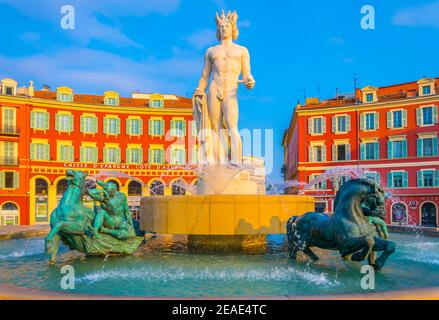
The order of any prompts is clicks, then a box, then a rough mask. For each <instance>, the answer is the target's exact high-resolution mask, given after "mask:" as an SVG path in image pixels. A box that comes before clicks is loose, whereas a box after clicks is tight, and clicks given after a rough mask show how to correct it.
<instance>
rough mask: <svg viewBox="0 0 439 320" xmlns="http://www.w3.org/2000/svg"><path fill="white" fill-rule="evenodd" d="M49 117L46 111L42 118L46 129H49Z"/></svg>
mask: <svg viewBox="0 0 439 320" xmlns="http://www.w3.org/2000/svg"><path fill="white" fill-rule="evenodd" d="M49 119H50V115H49V113H48V112H46V113H45V114H44V120H45V125H46V130H48V129H49Z"/></svg>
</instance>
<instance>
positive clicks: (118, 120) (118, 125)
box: [116, 118, 120, 134]
mask: <svg viewBox="0 0 439 320" xmlns="http://www.w3.org/2000/svg"><path fill="white" fill-rule="evenodd" d="M116 134H120V119H119V118H117V119H116Z"/></svg>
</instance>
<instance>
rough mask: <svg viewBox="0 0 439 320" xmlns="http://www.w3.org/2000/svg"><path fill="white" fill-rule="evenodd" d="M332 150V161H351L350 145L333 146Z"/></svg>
mask: <svg viewBox="0 0 439 320" xmlns="http://www.w3.org/2000/svg"><path fill="white" fill-rule="evenodd" d="M332 148H333V149H332V159H333V161H346V160H350V159H351V150H350V149H351V146H350V144H348V143H346V144H334V145H333V147H332Z"/></svg>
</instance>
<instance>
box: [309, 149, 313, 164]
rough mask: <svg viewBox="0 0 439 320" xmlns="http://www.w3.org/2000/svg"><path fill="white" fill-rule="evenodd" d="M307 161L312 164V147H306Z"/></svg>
mask: <svg viewBox="0 0 439 320" xmlns="http://www.w3.org/2000/svg"><path fill="white" fill-rule="evenodd" d="M308 161H309V162H314V154H313V152H312V146H309V147H308Z"/></svg>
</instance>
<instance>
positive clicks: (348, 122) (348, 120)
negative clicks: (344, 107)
mask: <svg viewBox="0 0 439 320" xmlns="http://www.w3.org/2000/svg"><path fill="white" fill-rule="evenodd" d="M346 131H347V132H350V131H351V116H350V115H347V116H346Z"/></svg>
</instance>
